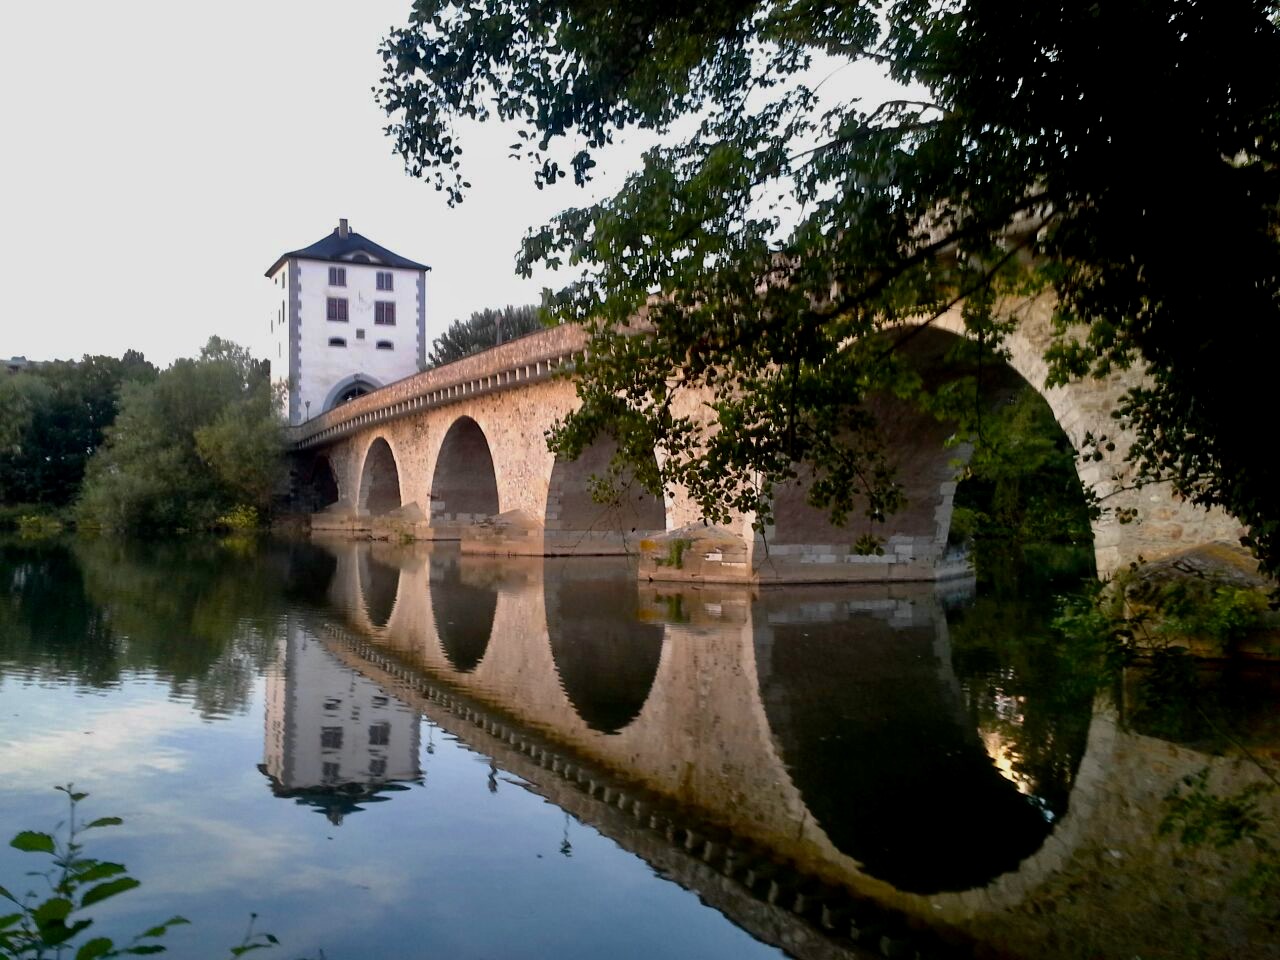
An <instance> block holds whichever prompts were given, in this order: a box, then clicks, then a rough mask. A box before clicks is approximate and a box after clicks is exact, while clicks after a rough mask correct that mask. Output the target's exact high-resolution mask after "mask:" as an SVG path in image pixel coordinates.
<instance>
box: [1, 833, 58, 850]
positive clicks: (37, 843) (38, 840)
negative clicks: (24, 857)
mask: <svg viewBox="0 0 1280 960" xmlns="http://www.w3.org/2000/svg"><path fill="white" fill-rule="evenodd" d="M9 846H11V847H13V849H15V850H21V851H23V852H24V853H53V852H54V851H55V849H56V848H55V847H54V844H53V837H51V836H49V834H47V833H36V832H35V831H33V830H23V831H22V832H21V833H20V834H18V835H17V836H16V837H14V838H13V839H12V840H10V841H9Z"/></svg>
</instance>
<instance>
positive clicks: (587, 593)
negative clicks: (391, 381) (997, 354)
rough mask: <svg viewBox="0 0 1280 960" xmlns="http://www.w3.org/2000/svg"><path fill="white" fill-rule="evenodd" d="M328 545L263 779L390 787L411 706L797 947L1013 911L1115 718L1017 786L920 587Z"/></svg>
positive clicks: (1040, 868) (325, 789) (1067, 821)
mask: <svg viewBox="0 0 1280 960" xmlns="http://www.w3.org/2000/svg"><path fill="white" fill-rule="evenodd" d="M327 549H329V550H330V551H331V552H332V554H333V558H334V560H333V564H332V568H331V572H328V571H326V570H323V569H321V568H323V567H324V565H323V564H313V565H312V566H313V573H314V571H315V570H319V571H320V572H319V573H316V574H314V576H313V579H315V578H317V577H318V578H319V579H321V580H326V579H327V585H326V586H325V588H324V589H325V599H326V600H327V603H328V605H329V609H328V610H325V611H321V612H317V614H316V616H315V619H314V621H312V622H309V623H308V624H306V627H305V629H304V628H303V627H302V625H300V624H295V625H294V626H293V628H291V629H290V631H289V640H288V644H287V650H286V652H285V654H284V663H283V667H284V670H283V679H282V680H281V681H280V683H281V685H282V689H281V692H280V693H279V694H277V693H273V694H271V695H270V696H269V699H268V722H267V756H268V760H267V763H266V764H265V765H264V769H266V770H267V772H269V773H270V774H271V776H272V780H273V784H274V785H275V786H276V788H277V789H278V790H279V791H280V792H292V794H293V795H300V794H301V795H304V796H306V797H308V798H309V799H310V800H311V802H316V803H317V804H318V805H320V806H321V807H322V808H324V806H325V804H324V800H323V799H317V798H324V797H325V796H333V797H338V798H341V797H343V796H344V791H347V792H348V794H349V796H348V799H351V800H352V801H353V802H352V804H351V805H350V806H349V807H348V808H346V809H354V806H355V802H358V801H359V800H361V799H364V798H368V797H372V796H375V795H376V794H377V792H378V789H379V788H380V787H381V786H385V785H387V784H391V783H393V782H394V781H398V780H399V781H403V780H414V779H416V778H417V777H418V775H419V772H418V770H417V766H416V757H417V751H418V741H417V736H418V734H417V727H416V723H413V722H411V723H407V724H406V723H402V722H401V721H402V720H405V719H406V718H409V719H412V718H413V717H414V715H415V714H419V713H420V714H421V715H423V716H424V717H426V719H427V721H428V723H429V724H432V725H435V726H438V727H440V728H443V729H444V730H445V731H446V732H447V733H449V734H452V735H453V736H456V737H457V738H459V739H460V740H461V741H463V742H464V743H466V744H468V745H470V746H471V747H472V748H473V749H475V750H477V751H479V752H481V753H483V754H486V755H488V756H489V757H492V758H493V760H494V761H495V762H496V764H497V765H498V766H500V767H502V768H504V769H507V770H509V771H511V772H512V773H514V774H516V775H517V776H519V777H521V778H522V779H523V780H524V781H526V782H527V784H528V786H529V789H531V790H533V791H535V792H537V793H539V794H541V795H542V796H544V797H546V798H547V799H549V800H551V801H552V802H554V803H556V804H558V805H559V806H561V807H562V808H564V809H565V810H566V811H568V812H569V813H570V814H572V815H573V816H574V817H576V818H577V819H579V820H581V821H583V822H586V823H589V824H591V825H592V826H594V827H595V828H597V829H599V830H600V831H601V832H602V833H604V834H606V835H607V836H610V837H611V838H612V839H614V840H615V841H616V842H618V843H619V844H621V845H622V846H623V847H625V848H627V849H630V850H632V851H633V852H635V853H636V854H638V855H639V856H641V857H642V858H644V859H645V860H647V861H648V862H649V863H650V864H651V865H652V866H653V867H654V868H655V869H657V870H659V871H660V872H662V873H663V874H664V875H666V876H668V877H670V878H672V879H674V880H676V881H677V882H679V883H681V884H682V885H684V886H686V887H688V888H691V889H694V890H696V891H697V892H698V894H699V895H700V896H701V897H702V898H703V899H704V900H706V901H707V902H709V903H711V904H712V905H713V906H716V907H717V908H718V909H720V910H722V911H723V912H724V913H725V914H726V915H727V916H729V917H730V919H732V920H734V921H735V922H737V923H738V924H739V925H741V926H743V927H744V928H745V929H747V930H748V931H749V932H751V933H752V934H754V935H755V936H757V937H759V938H760V939H762V940H765V941H767V942H771V943H775V944H778V945H782V946H785V947H786V949H787V950H788V951H790V952H792V953H794V954H797V955H800V956H828V955H833V954H832V951H836V953H837V954H838V953H839V952H840V951H841V950H843V949H855V946H854V944H855V942H857V941H862V942H865V941H866V940H867V939H868V938H871V940H873V941H874V945H875V946H877V947H879V946H881V939H882V938H883V937H885V936H888V937H889V938H890V940H889V941H887V943H889V944H890V945H892V943H894V942H896V941H894V940H893V939H892V938H894V937H897V936H899V935H901V936H908V935H907V934H906V933H905V931H906V930H907V928H908V927H909V926H913V925H916V924H915V922H914V921H913V920H912V919H911V918H913V917H914V918H928V919H929V921H930V922H931V923H935V924H937V923H940V924H941V925H942V926H943V927H947V926H948V925H952V924H954V925H957V926H967V925H969V923H971V922H972V921H974V920H975V919H978V918H980V915H981V914H982V913H983V912H987V911H996V910H1000V909H1002V908H1005V907H1008V906H1010V905H1013V904H1015V903H1016V902H1017V900H1018V898H1019V897H1020V896H1021V894H1022V892H1023V891H1025V890H1026V889H1027V887H1028V885H1029V884H1030V883H1031V882H1032V881H1033V880H1034V879H1035V878H1036V877H1038V876H1039V875H1041V874H1042V873H1044V872H1045V871H1046V870H1048V869H1050V868H1052V867H1053V866H1054V865H1055V864H1057V863H1059V862H1061V860H1062V858H1063V857H1064V856H1066V855H1068V854H1069V852H1070V848H1071V845H1072V843H1073V840H1072V838H1073V836H1074V835H1076V834H1077V833H1078V832H1079V821H1080V820H1081V819H1082V818H1083V817H1084V816H1085V814H1083V813H1082V814H1079V815H1075V812H1074V810H1073V807H1074V806H1075V803H1076V798H1075V794H1073V790H1074V791H1075V792H1076V793H1079V792H1080V791H1081V789H1083V790H1084V793H1085V794H1088V792H1089V789H1090V788H1089V785H1088V784H1084V785H1083V787H1082V783H1081V781H1084V780H1088V779H1089V777H1087V776H1077V768H1078V767H1079V765H1080V762H1081V757H1082V755H1084V754H1086V753H1087V754H1088V755H1089V759H1090V762H1091V764H1092V765H1091V766H1090V767H1089V768H1088V771H1096V770H1098V769H1100V766H1099V763H1098V760H1099V757H1100V756H1101V755H1103V754H1105V753H1106V751H1107V750H1108V749H1109V746H1110V743H1111V741H1112V739H1113V736H1114V729H1113V727H1112V725H1111V723H1110V721H1109V720H1108V719H1107V718H1106V717H1105V716H1099V717H1095V718H1093V720H1092V721H1089V720H1088V719H1087V716H1086V717H1085V718H1076V723H1075V725H1074V728H1075V729H1077V730H1079V731H1081V735H1080V736H1077V737H1075V738H1073V737H1071V736H1069V735H1066V734H1064V735H1062V736H1059V737H1056V738H1054V739H1056V741H1057V742H1056V744H1055V747H1054V749H1056V750H1057V752H1058V754H1059V755H1058V756H1057V757H1056V758H1055V762H1054V763H1053V764H1050V765H1047V766H1046V768H1045V769H1049V770H1052V771H1056V773H1054V774H1051V775H1048V778H1049V779H1052V780H1053V781H1054V782H1037V780H1036V778H1035V776H1034V775H1030V774H1028V772H1027V771H1026V770H1024V769H1022V768H1021V766H1020V765H1019V764H1018V763H1017V762H1016V757H1014V756H1012V754H1011V747H1010V744H1009V742H1008V740H1007V739H1006V738H1004V737H1003V736H1002V735H1001V734H1000V732H998V731H995V730H992V729H985V730H984V729H979V725H978V724H977V722H976V721H975V714H974V712H973V697H972V696H971V691H967V690H966V689H965V686H964V684H962V683H961V681H960V680H958V679H957V676H956V674H955V673H954V671H953V667H952V656H951V649H950V642H949V638H948V628H947V620H946V617H945V615H944V612H943V600H942V599H941V598H940V597H939V596H938V595H937V594H936V593H935V592H934V588H933V587H931V586H903V587H893V588H890V587H883V586H877V587H862V588H858V587H848V586H842V587H839V588H823V587H805V588H794V587H793V588H787V589H786V590H784V591H777V592H771V591H768V590H766V591H760V590H756V591H751V590H749V589H746V588H739V587H713V588H706V589H695V588H690V587H683V586H675V585H670V584H667V585H662V586H660V587H655V586H653V585H644V584H639V585H638V584H637V583H636V581H635V579H634V572H633V571H630V570H628V569H627V567H626V565H625V562H617V561H614V560H606V561H602V560H600V559H599V558H596V559H563V560H551V559H547V560H543V559H536V558H509V559H493V558H485V557H476V556H469V555H460V554H459V553H457V552H456V551H449V550H435V551H432V550H430V549H428V548H426V547H423V546H417V547H394V546H391V545H387V544H373V545H370V544H355V543H345V542H344V543H338V544H334V545H332V546H330V547H328V548H327ZM316 586H317V587H318V586H319V584H316ZM335 611H336V613H335ZM320 647H322V648H323V649H318V648H320ZM339 664H341V667H339ZM347 669H349V670H350V671H353V674H352V675H353V676H355V677H356V679H354V680H352V681H350V684H349V687H344V686H343V684H342V683H340V682H338V681H337V680H335V679H334V678H335V677H338V676H340V674H341V672H342V671H345V670H347ZM285 687H287V688H289V691H290V693H289V696H287V697H286V696H284V695H283V688H285ZM304 687H306V688H307V689H305V690H304V689H302V688H304ZM331 688H332V689H331ZM339 688H341V690H339ZM375 689H376V690H377V691H378V692H377V693H373V692H372V691H374V690H375ZM334 691H338V692H337V693H335V692H334ZM342 691H347V692H345V693H343V692H342ZM340 693H341V696H339V694H340ZM335 698H337V699H340V700H341V701H342V702H341V703H339V704H337V705H336V706H335V704H334V700H335ZM378 698H381V700H380V702H379V706H378V707H375V706H374V702H375V700H377V699H378ZM352 708H355V715H356V719H355V720H350V717H351V710H352ZM1011 709H1014V710H1015V711H1016V709H1017V704H1012V705H1011ZM1082 709H1083V711H1084V713H1085V714H1086V715H1087V714H1088V711H1089V705H1088V704H1087V703H1086V704H1084V705H1083V707H1082ZM344 710H345V711H346V712H345V713H342V716H344V717H346V718H347V719H348V721H349V723H348V725H349V726H351V727H352V729H351V731H350V732H347V731H346V730H344V731H343V732H342V733H341V734H340V735H339V734H335V733H334V728H335V727H338V726H341V724H339V723H338V722H337V721H336V720H335V716H336V715H337V714H338V713H341V712H342V711H344ZM378 710H381V711H382V713H385V714H387V716H388V717H389V718H390V719H389V721H387V720H382V719H379V720H374V719H373V714H374V713H375V712H377V711H378ZM273 711H274V713H273ZM326 711H328V712H326ZM382 713H380V714H379V717H381V716H382ZM383 722H389V723H390V726H389V727H387V728H378V729H379V731H381V732H379V733H377V734H374V733H371V731H373V730H374V726H373V724H374V723H383ZM308 726H310V727H312V728H313V729H309V730H305V731H304V730H303V729H302V728H304V727H308ZM1071 727H1072V724H1070V723H1067V724H1066V725H1065V728H1068V729H1069V728H1071ZM1086 729H1087V734H1086V733H1085V731H1086ZM282 731H286V733H282ZM326 731H328V732H327V733H326ZM366 734H368V737H367V739H369V740H370V741H371V742H372V741H373V740H375V739H376V740H379V741H380V742H379V743H377V744H373V745H370V744H366V743H365V742H364V741H365V739H366ZM326 738H327V739H326ZM339 739H340V740H341V741H342V744H345V745H346V747H345V748H346V749H348V750H351V749H353V748H352V746H351V745H352V744H354V743H357V742H358V743H359V744H360V748H359V750H360V751H363V752H360V755H359V756H354V755H353V756H352V757H351V758H349V759H348V758H345V757H344V758H343V759H342V761H341V762H342V763H343V764H349V765H350V766H349V767H348V766H343V767H342V768H341V769H342V771H343V773H342V774H339V773H338V771H337V770H336V769H335V767H334V766H333V764H335V763H337V762H338V761H337V760H336V759H330V760H328V761H326V760H325V759H324V757H323V756H321V755H320V754H322V753H324V750H325V748H323V746H317V745H323V744H326V743H327V744H329V747H328V748H327V749H328V752H329V754H330V755H333V756H335V757H336V753H335V747H334V744H335V742H336V741H337V740H339ZM308 750H309V751H310V752H311V754H312V755H309V756H308V755H304V754H306V753H307V751H308ZM317 750H318V751H319V752H318V753H317ZM273 758H274V759H273ZM326 762H328V763H329V764H330V766H328V767H326V766H325V763H326ZM347 769H350V770H353V771H357V772H358V775H357V776H356V777H355V779H354V780H347V779H345V771H346V770H347ZM326 771H327V774H328V776H327V779H326ZM373 771H376V772H377V773H378V774H379V776H374V775H373V773H372V772H373ZM1091 775H1095V774H1091ZM307 776H311V777H313V778H317V782H315V783H310V784H304V783H302V782H301V781H302V780H304V779H305V778H306V777H307ZM291 778H292V779H291ZM308 791H309V792H308ZM1082 806H1084V807H1086V808H1088V807H1091V806H1092V802H1089V803H1086V804H1083V805H1082ZM330 807H333V804H330ZM326 812H328V813H329V814H330V816H333V815H334V813H333V809H330V808H326ZM1073 821H1074V822H1073ZM1051 837H1052V838H1053V842H1051V843H1049V842H1046V841H1047V840H1048V839H1049V838H1051ZM910 936H911V937H914V938H915V939H914V940H911V941H910V942H911V943H912V944H914V945H919V944H918V943H916V941H918V940H920V937H921V936H927V935H920V934H913V935H910ZM935 947H937V945H936V944H935Z"/></svg>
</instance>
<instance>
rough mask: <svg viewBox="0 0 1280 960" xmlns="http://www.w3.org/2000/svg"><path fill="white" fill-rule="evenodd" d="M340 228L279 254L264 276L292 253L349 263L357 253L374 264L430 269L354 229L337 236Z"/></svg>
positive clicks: (295, 255) (273, 271)
mask: <svg viewBox="0 0 1280 960" xmlns="http://www.w3.org/2000/svg"><path fill="white" fill-rule="evenodd" d="M343 222H344V223H345V222H346V221H345V220H344V221H343ZM341 231H342V228H341V227H336V228H335V229H334V231H333V233H331V234H329V235H328V236H327V237H325V238H324V239H322V240H317V241H316V242H315V243H313V244H311V246H309V247H303V248H302V249H301V250H290V251H289V252H288V253H282V254H280V256H279V257H277V258H276V262H275V263H273V264H271V266H270V268H268V270H267V272H266V274H264V276H268V277H269V276H271V275H272V274H274V273H275V272H276V271H277V270H279V269H280V264H282V263H284V262H285V261H286V260H288V259H290V258H292V257H298V258H299V259H302V260H330V261H333V262H335V263H351V262H352V257H353V256H354V255H355V254H357V253H363V254H367V255H368V256H369V258H370V260H371V261H372V262H373V263H374V264H377V265H378V266H384V267H402V268H404V269H406V270H430V269H431V268H430V267H428V266H427V265H426V264H425V263H418V262H417V261H416V260H410V259H409V258H408V257H402V256H400V254H398V253H392V252H391V251H390V250H388V249H387V248H386V247H384V246H381V245H379V244H376V243H374V242H373V241H372V240H370V239H368V238H367V237H362V236H361V235H360V234H358V233H356V232H355V231H354V230H348V231H347V235H346V236H345V237H344V236H341ZM355 262H357V263H359V262H361V261H358V260H357V261H355Z"/></svg>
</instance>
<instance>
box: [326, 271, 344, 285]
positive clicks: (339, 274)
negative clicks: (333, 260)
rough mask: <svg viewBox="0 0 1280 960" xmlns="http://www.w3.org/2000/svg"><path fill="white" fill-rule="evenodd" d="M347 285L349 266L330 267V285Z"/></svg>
mask: <svg viewBox="0 0 1280 960" xmlns="http://www.w3.org/2000/svg"><path fill="white" fill-rule="evenodd" d="M346 285H347V268H346V267H330V268H329V286H331V287H345V286H346Z"/></svg>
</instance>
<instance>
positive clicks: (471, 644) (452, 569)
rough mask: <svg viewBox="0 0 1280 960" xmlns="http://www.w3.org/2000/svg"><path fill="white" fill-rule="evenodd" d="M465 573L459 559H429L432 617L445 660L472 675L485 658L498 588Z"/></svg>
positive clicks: (451, 557)
mask: <svg viewBox="0 0 1280 960" xmlns="http://www.w3.org/2000/svg"><path fill="white" fill-rule="evenodd" d="M468 573H469V571H468V570H466V569H464V568H463V566H462V563H461V559H460V557H458V556H449V555H441V556H432V558H431V563H430V568H429V573H428V584H429V592H430V595H431V618H432V620H433V621H434V622H435V627H436V636H437V637H439V639H440V648H441V650H443V651H444V656H445V659H446V660H448V661H449V665H450V666H451V667H453V669H454V670H456V671H458V672H459V673H471V672H472V671H473V670H475V669H476V667H478V666H479V665H480V661H481V660H483V659H484V655H485V652H486V651H487V650H488V648H489V639H490V637H491V636H492V633H493V618H494V614H495V613H496V611H497V608H498V589H497V587H496V586H495V585H493V584H492V583H486V582H484V578H483V577H480V578H476V577H471V576H468ZM477 580H478V581H479V582H476V581H477Z"/></svg>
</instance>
